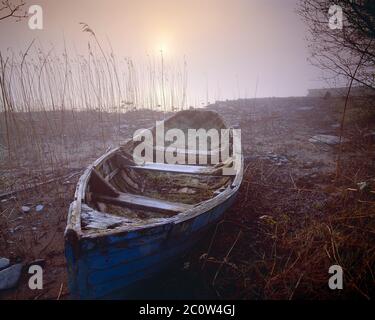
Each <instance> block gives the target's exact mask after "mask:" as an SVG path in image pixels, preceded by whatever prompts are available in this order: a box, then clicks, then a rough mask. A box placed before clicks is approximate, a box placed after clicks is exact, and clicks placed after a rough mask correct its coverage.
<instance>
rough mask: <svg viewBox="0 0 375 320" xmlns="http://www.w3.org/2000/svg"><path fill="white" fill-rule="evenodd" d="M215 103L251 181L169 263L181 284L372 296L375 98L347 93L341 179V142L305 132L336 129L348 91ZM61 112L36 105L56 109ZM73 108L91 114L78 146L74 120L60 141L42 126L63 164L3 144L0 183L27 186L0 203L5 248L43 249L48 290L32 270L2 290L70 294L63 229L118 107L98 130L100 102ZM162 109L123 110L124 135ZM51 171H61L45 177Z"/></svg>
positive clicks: (247, 292)
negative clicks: (334, 275)
mask: <svg viewBox="0 0 375 320" xmlns="http://www.w3.org/2000/svg"><path fill="white" fill-rule="evenodd" d="M209 108H210V109H214V110H216V111H218V112H219V113H221V114H222V115H223V117H224V119H225V120H226V121H228V122H229V124H230V125H239V126H240V127H241V129H242V141H243V151H244V156H245V168H246V174H245V180H244V182H243V185H242V187H241V190H240V194H239V197H238V199H237V201H236V204H235V205H234V206H233V207H232V208H231V209H230V210H229V211H228V213H227V215H226V219H225V221H224V222H222V223H220V224H219V225H218V226H217V229H216V232H214V233H213V235H212V236H210V237H209V238H208V242H207V243H206V244H202V246H201V247H199V248H198V249H197V251H196V252H194V253H193V255H192V256H191V259H190V260H189V262H188V263H187V267H186V268H184V269H183V271H178V272H176V274H173V279H172V280H173V281H174V282H175V283H183V281H186V280H185V279H189V280H188V281H189V282H191V283H190V284H189V286H188V287H189V288H190V287H194V288H195V289H194V288H190V289H191V292H190V293H186V295H187V297H188V298H197V297H198V298H199V297H201V295H200V294H199V293H197V290H196V287H197V288H202V287H204V288H205V290H206V289H207V287H210V291H213V293H212V294H211V293H210V294H209V296H208V297H209V298H212V297H214V298H222V299H230V298H240V299H348V298H360V299H367V298H372V297H373V296H374V292H373V287H374V286H373V285H374V275H373V270H374V261H375V260H374V259H375V254H374V232H375V225H374V216H375V194H374V190H375V185H374V180H373V179H374V177H375V175H374V172H375V170H374V167H375V162H374V161H375V159H374V140H373V139H374V138H373V137H372V135H371V134H370V133H371V132H372V131H373V130H375V127H374V123H375V122H374V113H373V109H371V108H366V107H364V102H363V101H357V100H353V101H351V103H350V106H349V109H348V118H347V122H346V130H345V138H347V139H349V141H350V142H349V143H347V144H345V145H344V148H343V158H342V172H341V175H340V177H339V179H335V160H336V157H337V152H338V148H337V147H335V146H328V145H321V144H313V143H309V142H308V140H309V138H310V137H311V136H312V135H314V134H336V135H337V134H338V132H339V128H338V127H337V123H338V122H339V120H340V111H341V110H342V109H341V108H342V100H340V99H329V100H323V99H320V98H285V99H283V98H274V99H272V98H269V99H257V101H256V105H254V101H253V100H243V101H242V100H241V101H228V102H225V103H224V102H223V103H218V104H216V105H212V106H210V107H209ZM58 114H59V113H58V112H57V113H54V112H50V111H49V112H46V113H45V114H42V113H41V115H43V116H49V117H51V118H54V117H57V115H58ZM65 115H67V113H66V114H65ZM14 116H20V117H22V114H21V113H20V114H18V113H14ZM33 117H34V115H33ZM75 117H76V119H81V120H79V121H82V122H83V121H85V119H86V120H87V119H91V120H90V121H91V125H89V126H87V127H85V128H84V129H82V131H81V133H80V136H81V138H80V139H81V140H78V141H80V142H79V143H77V147H76V149H75V148H74V147H73V145H74V143H76V142H75V140H76V134H77V131H74V130H66V131H65V134H66V137H64V139H65V145H64V144H62V145H61V143H62V140H61V139H62V138H61V137H60V136H59V134H58V133H56V136H53V135H50V132H48V135H49V136H48V137H47V136H46V139H47V138H48V139H50V141H55V142H54V143H56V145H57V146H58V147H59V148H62V146H64V148H62V150H64V152H63V153H62V155H65V156H63V157H61V156H60V155H59V154H58V153H55V155H53V153H52V155H51V154H50V153H46V154H45V155H44V156H45V159H49V158H51V157H52V158H53V157H55V158H56V159H57V160H58V161H61V162H60V163H61V165H58V163H59V162H55V161H51V163H56V164H55V165H54V166H43V165H42V164H41V163H43V162H38V161H34V160H28V159H29V154H28V151H22V150H30V151H29V152H30V154H32V153H33V152H34V153H37V151H36V150H35V149H34V148H31V147H30V149H27V148H29V146H28V145H27V143H25V145H23V147H22V148H19V149H18V152H17V153H14V154H13V155H12V161H9V159H8V157H7V154H5V155H4V154H3V160H2V161H1V175H0V176H1V180H0V183H1V192H8V191H12V190H16V191H17V190H19V189H23V188H25V187H28V186H31V188H30V189H28V190H27V192H16V193H14V194H12V195H10V196H9V197H5V199H8V200H6V201H5V202H1V203H0V239H1V241H0V256H8V257H9V258H10V259H11V261H12V262H15V261H22V262H24V263H26V264H27V263H30V262H32V261H33V260H35V259H42V260H44V263H45V268H46V269H45V272H46V285H45V290H43V292H42V293H35V292H33V291H31V290H29V289H28V287H27V275H26V274H25V275H24V278H23V279H22V282H21V284H20V286H19V287H18V288H17V289H15V290H12V291H10V292H5V293H2V295H1V298H7V299H17V298H25V299H56V298H57V297H59V298H67V297H68V289H67V283H66V270H65V269H66V266H65V258H64V247H63V231H64V228H65V225H66V215H67V211H68V206H69V204H70V202H71V200H72V198H73V193H74V188H75V184H76V182H77V179H78V175H75V174H76V173H77V172H80V170H82V169H83V168H84V167H85V166H86V165H87V164H88V163H90V162H91V161H92V160H94V159H95V158H97V157H98V156H99V155H100V154H102V153H103V152H104V151H105V150H106V148H108V146H110V145H111V144H112V143H113V144H116V139H115V138H114V137H115V136H116V135H117V134H118V131H117V130H118V128H119V126H118V122H116V119H117V120H118V115H116V114H111V113H108V114H107V113H102V118H101V119H107V120H106V121H105V125H103V129H104V130H103V131H101V130H98V128H95V127H94V126H93V125H92V124H93V123H95V122H97V121H100V119H99V118H98V117H99V115H98V114H97V113H95V112H94V111H92V112H87V113H84V112H82V113H80V112H77V113H75ZM80 117H82V118H80ZM161 118H163V114H162V113H159V112H154V111H146V110H143V111H141V110H139V111H130V112H127V113H125V114H122V115H121V116H120V128H121V134H120V136H121V137H124V138H128V137H129V136H130V135H131V134H132V133H133V131H134V130H135V129H138V128H139V127H145V128H147V127H150V126H152V125H153V124H154V121H155V120H156V119H161ZM51 121H52V120H51ZM77 121H78V120H77ZM40 123H43V121H41V122H40ZM58 123H59V122H58V121H56V123H55V125H56V128H55V130H57V131H58V128H59V127H58ZM66 123H68V121H67V122H66ZM36 127H38V126H36ZM40 127H42V126H40ZM2 128H4V127H2ZM102 132H104V134H105V137H107V138H106V140H105V143H102V141H101V137H102ZM25 136H26V134H25ZM4 137H5V135H4V134H3V135H2V138H3V139H4ZM54 139H55V140H54ZM2 141H3V142H4V140H2ZM24 141H27V140H24ZM4 145H6V143H4ZM51 145H52V143H51ZM67 145H71V147H68V148H67V147H66V146H67ZM18 157H20V158H18ZM20 159H22V161H21V160H20ZM30 159H33V158H31V155H30ZM46 161H47V160H45V162H44V163H48V162H46ZM56 178H58V180H54V179H56ZM48 180H54V181H51V182H49V183H47V184H44V182H48ZM38 183H42V184H40V185H38ZM38 204H43V205H44V209H43V211H41V212H36V210H35V208H36V205H38ZM25 205H27V206H29V207H30V208H31V210H30V213H23V212H22V210H21V207H22V206H25ZM332 264H339V265H341V266H342V267H343V269H344V272H345V274H344V290H342V291H338V290H337V291H331V290H330V289H329V288H328V278H329V276H330V275H329V274H328V268H329V266H331V265H332ZM170 277H171V276H170V274H168V275H166V278H163V281H162V282H163V283H169V282H168V281H167V280H166V279H168V280H170V282H171V281H172V280H171V279H170ZM198 278H199V280H197V279H198ZM173 281H172V282H173ZM194 281H196V282H194ZM202 283H205V284H206V285H203V286H202ZM193 284H194V285H193ZM165 286H166V287H165V288H164V290H165V291H166V292H167V291H168V292H170V295H169V296H167V298H168V297H174V296H176V294H178V293H177V292H179V291H181V286H180V285H176V286H175V288H170V287H168V285H165ZM190 289H189V290H190ZM202 290H203V289H202ZM204 297H206V298H207V295H205V296H204Z"/></svg>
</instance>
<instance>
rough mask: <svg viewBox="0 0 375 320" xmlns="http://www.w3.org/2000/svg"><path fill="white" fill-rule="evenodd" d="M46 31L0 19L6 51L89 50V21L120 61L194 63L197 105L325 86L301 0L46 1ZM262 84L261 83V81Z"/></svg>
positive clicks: (192, 91)
mask: <svg viewBox="0 0 375 320" xmlns="http://www.w3.org/2000/svg"><path fill="white" fill-rule="evenodd" d="M26 2H27V6H29V5H31V4H39V5H41V6H42V8H43V13H44V16H43V17H44V29H43V30H30V29H29V28H28V25H27V20H23V21H21V22H15V21H10V20H9V19H8V20H6V21H5V22H1V21H0V50H1V51H2V52H4V50H6V49H7V48H8V47H11V48H13V50H20V49H23V50H24V49H25V48H26V47H27V46H28V45H29V43H30V42H31V41H32V40H33V39H37V42H38V43H39V44H40V45H42V46H44V47H48V46H51V45H54V46H56V47H61V48H62V46H63V43H64V41H65V43H66V44H67V46H71V47H74V48H76V49H77V50H78V51H80V52H85V50H87V42H88V37H89V36H88V34H87V33H83V32H82V30H81V27H80V25H79V22H85V23H87V24H88V25H89V26H90V27H91V28H92V29H93V30H94V31H95V33H96V35H97V36H98V38H99V39H100V40H101V41H103V43H106V44H107V43H109V41H110V43H111V45H112V47H113V50H114V52H115V53H116V55H117V56H124V57H125V56H130V57H132V58H134V59H135V60H136V61H137V60H138V61H142V59H145V58H146V56H147V55H151V56H153V55H154V56H158V55H159V52H160V49H162V50H163V52H164V55H165V60H166V63H168V62H171V63H172V62H173V63H181V62H182V61H183V59H184V57H185V58H186V61H187V63H188V79H189V83H188V91H189V95H190V97H191V100H193V103H194V102H196V103H198V102H199V103H201V102H202V101H205V100H206V92H207V91H208V94H209V100H210V101H214V100H216V99H232V98H238V97H240V98H245V97H249V98H252V97H254V95H255V91H256V89H255V88H256V83H258V88H257V92H256V96H257V97H272V96H300V95H305V94H306V93H307V89H308V88H315V87H321V86H324V84H323V83H320V82H319V81H318V79H319V75H320V73H319V70H317V69H316V68H315V67H313V66H311V65H310V64H309V63H308V61H307V58H308V50H307V43H306V41H305V37H306V28H305V26H304V24H303V22H302V21H301V19H300V17H299V16H298V15H297V14H296V13H295V9H296V5H297V2H298V0H64V1H61V0H40V1H26ZM257 79H258V80H257Z"/></svg>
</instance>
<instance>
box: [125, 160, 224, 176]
mask: <svg viewBox="0 0 375 320" xmlns="http://www.w3.org/2000/svg"><path fill="white" fill-rule="evenodd" d="M130 168H134V169H140V170H151V171H160V172H170V173H181V174H197V175H222V169H221V168H216V167H210V166H189V165H179V164H167V163H154V162H146V163H145V164H144V165H140V166H130Z"/></svg>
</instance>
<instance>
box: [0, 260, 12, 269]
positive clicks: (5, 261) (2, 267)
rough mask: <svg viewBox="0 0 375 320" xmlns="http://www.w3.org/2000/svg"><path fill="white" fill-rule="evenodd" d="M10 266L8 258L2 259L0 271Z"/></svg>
mask: <svg viewBox="0 0 375 320" xmlns="http://www.w3.org/2000/svg"><path fill="white" fill-rule="evenodd" d="M9 264H10V261H9V259H7V258H0V270H2V269H4V268H6V267H8V266H9Z"/></svg>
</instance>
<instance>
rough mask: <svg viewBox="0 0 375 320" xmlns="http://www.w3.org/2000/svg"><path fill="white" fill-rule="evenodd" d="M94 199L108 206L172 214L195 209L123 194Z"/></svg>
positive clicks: (94, 196)
mask: <svg viewBox="0 0 375 320" xmlns="http://www.w3.org/2000/svg"><path fill="white" fill-rule="evenodd" d="M92 197H93V199H94V200H95V201H99V202H103V203H107V204H114V205H118V206H122V207H127V208H135V209H144V210H152V211H159V212H165V213H172V214H175V213H180V212H184V211H186V210H188V209H191V208H192V207H193V206H192V205H188V204H183V203H175V202H170V201H165V200H159V199H153V198H149V197H144V196H140V195H135V194H129V193H122V192H120V193H119V195H118V196H116V197H113V196H107V195H102V194H93V195H92Z"/></svg>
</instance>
